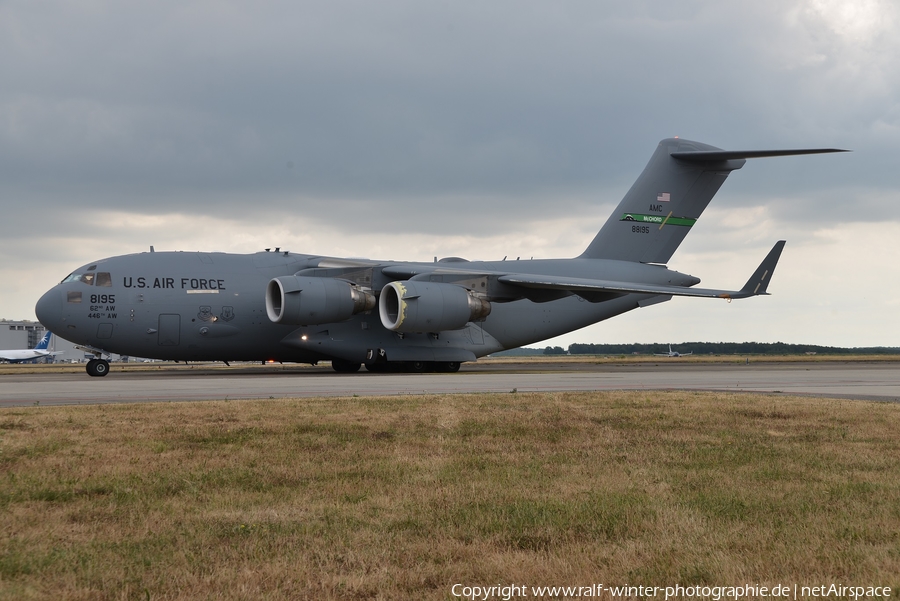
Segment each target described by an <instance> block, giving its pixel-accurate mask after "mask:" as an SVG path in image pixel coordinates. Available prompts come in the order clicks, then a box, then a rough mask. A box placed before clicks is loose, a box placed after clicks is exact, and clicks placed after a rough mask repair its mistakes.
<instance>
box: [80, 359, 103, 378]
mask: <svg viewBox="0 0 900 601" xmlns="http://www.w3.org/2000/svg"><path fill="white" fill-rule="evenodd" d="M85 370H87V374H88V375H89V376H93V377H95V378H102V377H103V376H105V375H106V374H108V373H109V361H107V360H106V359H91V360H90V361H88V362H87V366H86V367H85Z"/></svg>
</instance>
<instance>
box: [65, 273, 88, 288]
mask: <svg viewBox="0 0 900 601" xmlns="http://www.w3.org/2000/svg"><path fill="white" fill-rule="evenodd" d="M67 282H84V283H85V284H87V285H88V286H93V285H94V274H93V273H70V274H69V275H68V276H67V277H66V279H64V280H63V281H62V282H60V283H61V284H65V283H67Z"/></svg>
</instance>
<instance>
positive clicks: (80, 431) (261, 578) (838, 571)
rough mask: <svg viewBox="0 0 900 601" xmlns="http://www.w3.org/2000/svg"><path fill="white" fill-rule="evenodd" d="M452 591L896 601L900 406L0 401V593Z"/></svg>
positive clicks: (387, 595)
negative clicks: (744, 589)
mask: <svg viewBox="0 0 900 601" xmlns="http://www.w3.org/2000/svg"><path fill="white" fill-rule="evenodd" d="M455 583H461V584H466V585H469V586H472V585H482V586H491V585H497V584H500V585H504V584H513V583H514V584H524V585H527V586H539V585H589V584H592V583H604V584H606V585H616V584H626V583H627V584H631V585H641V584H643V585H659V586H667V585H674V584H676V583H677V584H681V585H691V584H709V585H742V584H786V585H791V586H792V585H793V584H800V585H804V584H805V585H822V584H825V585H827V584H830V583H836V584H843V585H859V586H892V587H893V591H894V595H896V594H900V406H898V405H895V404H887V403H868V402H860V401H840V400H833V399H810V398H791V397H782V396H779V397H768V396H762V395H753V396H751V395H724V394H713V393H697V394H692V393H665V392H619V393H577V394H564V393H559V394H543V395H536V394H535V395H532V394H511V393H508V394H492V395H457V396H423V397H418V396H415V397H414V396H406V397H390V398H343V399H304V400H292V399H280V400H269V401H231V402H224V401H223V402H202V403H172V404H163V403H160V404H142V405H98V406H79V407H29V408H15V409H3V410H0V599H98V600H105V599H109V600H117V599H260V598H263V599H276V600H277V599H453V598H456V597H453V595H452V594H451V586H452V585H453V584H455ZM491 598H500V597H497V596H494V597H491ZM517 598H535V597H521V596H520V597H517ZM542 598H550V597H542ZM607 598H608V597H607ZM660 598H661V597H660Z"/></svg>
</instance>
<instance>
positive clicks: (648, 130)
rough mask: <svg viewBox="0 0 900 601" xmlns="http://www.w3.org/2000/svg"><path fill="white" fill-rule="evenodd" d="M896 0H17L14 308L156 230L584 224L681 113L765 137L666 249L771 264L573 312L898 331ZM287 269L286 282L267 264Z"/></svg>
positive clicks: (707, 270)
mask: <svg viewBox="0 0 900 601" xmlns="http://www.w3.org/2000/svg"><path fill="white" fill-rule="evenodd" d="M898 26H900V10H898V6H897V3H896V2H894V1H893V0H885V1H879V0H854V1H853V2H847V1H845V0H754V1H753V2H749V1H748V2H737V1H735V2H722V1H721V0H709V1H705V0H664V1H659V2H657V1H640V0H633V1H630V2H618V1H610V2H603V1H598V0H585V1H571V2H566V1H553V2H550V1H547V2H531V1H527V0H524V1H523V0H506V1H492V2H484V1H480V2H465V1H460V0H454V1H453V2H419V1H394V0H380V1H379V2H371V1H357V2H353V1H349V2H343V1H334V2H302V1H296V0H291V1H283V2H229V1H227V0H215V1H211V0H209V1H193V0H178V1H177V2H176V1H168V0H153V1H152V2H120V1H113V0H83V1H79V2H71V1H65V2H57V1H53V0H48V1H42V2H34V1H31V0H21V1H19V0H0V81H2V85H0V209H2V217H0V281H2V282H3V284H2V287H0V317H4V318H8V319H34V310H33V308H34V303H35V301H36V300H37V299H38V297H39V296H40V295H41V294H42V293H43V292H44V291H45V290H46V289H48V288H50V287H51V286H53V285H55V284H56V283H58V282H59V281H60V280H61V279H62V278H63V277H64V276H66V275H67V274H68V273H69V272H70V271H71V270H72V269H74V268H75V267H78V266H79V265H81V264H84V263H86V262H89V261H92V260H95V259H99V258H102V257H105V256H110V255H119V254H126V253H131V252H140V251H145V250H147V249H148V248H149V246H150V245H154V246H155V247H156V249H157V250H208V251H229V252H255V251H257V250H261V249H262V248H265V247H273V246H280V247H282V248H288V249H290V250H292V251H296V252H308V253H316V254H330V255H338V256H343V255H346V256H355V257H369V258H374V259H408V260H425V261H430V260H432V258H433V257H434V256H450V255H455V256H462V257H466V258H469V259H500V258H502V257H503V256H510V257H516V256H521V257H523V258H525V257H532V256H533V257H535V258H557V257H570V256H575V255H577V254H579V253H581V252H582V251H583V250H584V248H585V247H586V246H587V244H588V243H589V242H590V240H591V238H592V237H593V236H594V234H595V233H596V231H597V230H598V229H599V228H600V226H601V225H602V224H603V222H604V221H605V220H606V218H607V217H608V216H609V214H610V213H611V211H612V210H613V208H614V207H615V205H616V204H617V203H618V201H619V200H620V199H621V197H622V196H623V194H624V193H625V192H626V191H627V190H628V188H629V187H630V185H631V183H632V182H633V181H634V179H635V178H636V177H637V176H638V174H639V173H640V172H641V170H642V169H643V168H644V166H645V165H646V163H647V160H648V159H649V158H650V155H651V154H652V152H653V151H654V149H655V147H656V145H657V143H658V142H659V140H660V139H662V138H666V137H671V136H676V135H677V136H681V137H684V138H688V139H692V140H698V141H702V142H705V143H708V144H712V145H715V146H719V147H722V148H726V149H764V148H765V149H768V148H798V147H819V146H828V147H840V148H848V149H852V150H853V152H852V153H850V154H839V155H818V156H802V157H789V158H777V159H776V158H769V159H755V160H750V161H748V162H747V164H746V165H745V167H744V168H743V169H741V170H740V171H736V172H733V173H732V175H731V176H730V177H729V179H728V181H727V182H726V183H725V185H724V186H723V187H722V189H721V190H720V192H719V194H718V195H717V196H716V198H715V199H714V200H713V202H712V204H711V205H710V207H709V209H707V211H706V212H705V213H704V214H703V216H702V218H701V219H700V220H699V222H698V223H697V225H696V226H695V227H694V228H693V230H692V232H691V233H690V235H689V236H688V237H687V239H686V240H685V242H684V243H683V244H682V246H681V247H680V248H679V250H678V251H677V252H676V253H675V255H674V256H673V258H672V260H671V262H670V263H669V266H670V267H672V268H673V269H677V270H679V271H682V272H686V273H691V274H692V275H696V276H698V277H700V278H701V279H702V280H703V284H702V285H703V286H706V287H721V288H739V287H740V286H741V285H743V283H744V281H745V280H746V279H747V277H748V276H749V275H750V273H751V272H752V271H753V269H754V268H755V267H756V265H757V264H758V263H759V261H760V260H761V259H762V258H763V256H765V254H766V252H767V251H768V250H769V248H770V247H771V246H772V244H774V242H775V241H776V240H779V239H786V240H787V241H788V243H787V247H786V248H785V251H784V254H783V256H782V260H781V263H780V264H779V266H778V270H777V271H776V273H775V276H774V279H773V281H772V284H771V285H770V287H769V292H770V293H771V294H772V296H769V297H761V298H754V299H748V300H745V301H742V302H734V303H731V304H727V303H725V302H723V301H718V300H709V299H675V300H673V301H671V302H669V303H664V304H662V305H657V306H654V307H652V308H646V309H642V310H638V311H633V312H631V313H630V314H627V315H625V316H621V317H618V318H615V319H613V320H610V321H608V322H604V323H601V324H598V325H595V326H592V327H590V328H587V329H585V330H581V331H579V332H575V333H572V334H569V335H567V336H564V337H561V338H559V339H555V340H553V341H551V343H552V344H560V345H562V346H565V345H568V344H570V343H572V342H595V343H603V342H616V343H619V342H625V343H627V342H663V343H665V342H672V343H678V342H682V341H693V340H702V341H736V342H740V341H750V340H755V341H763V342H775V341H784V342H791V343H811V344H825V345H836V346H870V345H887V346H900V317H898V315H900V257H898V250H900V175H898V174H900V69H898V68H897V65H898V64H900V36H898V35H896V34H897V31H898ZM260 294H261V295H262V291H260Z"/></svg>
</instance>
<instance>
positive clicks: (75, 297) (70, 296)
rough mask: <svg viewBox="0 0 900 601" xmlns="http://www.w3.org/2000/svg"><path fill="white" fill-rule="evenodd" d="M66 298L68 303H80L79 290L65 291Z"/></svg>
mask: <svg viewBox="0 0 900 601" xmlns="http://www.w3.org/2000/svg"><path fill="white" fill-rule="evenodd" d="M66 300H67V301H68V302H70V303H80V302H81V290H78V291H77V292H73V291H71V290H69V291H68V292H66Z"/></svg>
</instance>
